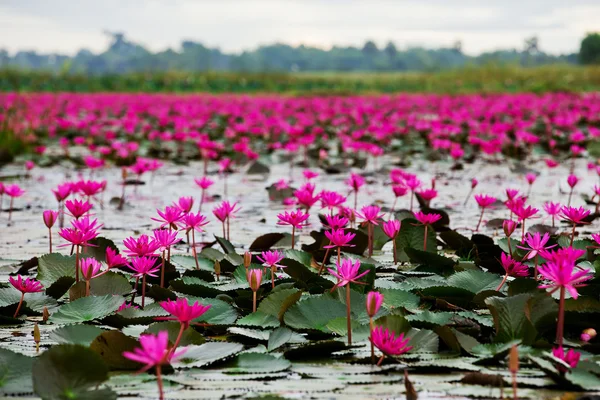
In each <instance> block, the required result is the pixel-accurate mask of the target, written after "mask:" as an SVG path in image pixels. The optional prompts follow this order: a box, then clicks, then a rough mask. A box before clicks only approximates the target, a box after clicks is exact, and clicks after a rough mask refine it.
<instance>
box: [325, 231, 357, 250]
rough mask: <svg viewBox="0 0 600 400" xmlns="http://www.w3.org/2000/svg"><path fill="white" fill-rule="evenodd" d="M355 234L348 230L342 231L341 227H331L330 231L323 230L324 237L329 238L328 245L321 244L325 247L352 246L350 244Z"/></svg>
mask: <svg viewBox="0 0 600 400" xmlns="http://www.w3.org/2000/svg"><path fill="white" fill-rule="evenodd" d="M355 236H356V234H354V233H351V232H348V233H344V230H343V229H332V230H331V231H325V237H327V239H329V243H330V244H329V245H327V246H323V248H325V249H333V248H336V247H354V245H353V244H350V242H351V241H352V239H354V237H355Z"/></svg>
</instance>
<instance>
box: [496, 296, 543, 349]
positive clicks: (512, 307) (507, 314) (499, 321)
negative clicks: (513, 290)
mask: <svg viewBox="0 0 600 400" xmlns="http://www.w3.org/2000/svg"><path fill="white" fill-rule="evenodd" d="M529 298H530V296H529V295H528V294H519V295H516V296H512V297H507V298H500V297H490V298H488V299H486V300H485V303H486V304H487V305H488V307H489V309H490V311H491V313H492V316H493V318H494V325H495V327H496V337H495V338H494V341H495V342H508V341H512V340H517V339H518V340H522V341H523V343H524V344H532V343H533V341H534V340H535V338H536V336H537V331H536V329H535V327H534V326H533V324H532V323H531V321H530V320H529V319H527V316H526V315H525V309H526V307H527V301H528V300H529Z"/></svg>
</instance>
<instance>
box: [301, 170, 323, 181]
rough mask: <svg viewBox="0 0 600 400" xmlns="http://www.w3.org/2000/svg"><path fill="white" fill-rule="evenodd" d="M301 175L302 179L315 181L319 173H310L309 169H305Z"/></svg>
mask: <svg viewBox="0 0 600 400" xmlns="http://www.w3.org/2000/svg"><path fill="white" fill-rule="evenodd" d="M302 175H303V176H304V179H306V180H307V181H310V180H311V179H315V178H316V177H318V176H319V173H318V172H314V171H311V170H309V169H305V170H304V171H302Z"/></svg>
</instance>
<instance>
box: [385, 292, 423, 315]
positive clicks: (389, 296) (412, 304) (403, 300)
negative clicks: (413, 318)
mask: <svg viewBox="0 0 600 400" xmlns="http://www.w3.org/2000/svg"><path fill="white" fill-rule="evenodd" d="M379 292H380V293H381V294H382V295H383V305H384V306H386V307H388V308H391V309H394V308H406V309H407V310H409V311H415V310H417V309H418V308H419V302H420V299H419V296H417V295H416V294H414V293H411V292H408V291H406V290H400V289H380V290H379Z"/></svg>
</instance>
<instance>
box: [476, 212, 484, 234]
mask: <svg viewBox="0 0 600 400" xmlns="http://www.w3.org/2000/svg"><path fill="white" fill-rule="evenodd" d="M484 211H485V208H483V207H482V208H481V214H480V215H479V222H477V226H476V227H475V232H479V226H480V225H481V221H483V213H484Z"/></svg>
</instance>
